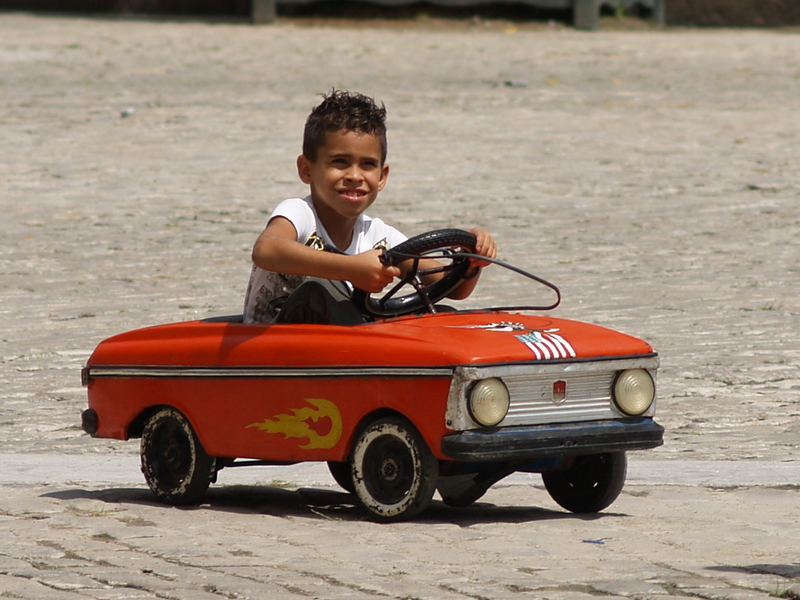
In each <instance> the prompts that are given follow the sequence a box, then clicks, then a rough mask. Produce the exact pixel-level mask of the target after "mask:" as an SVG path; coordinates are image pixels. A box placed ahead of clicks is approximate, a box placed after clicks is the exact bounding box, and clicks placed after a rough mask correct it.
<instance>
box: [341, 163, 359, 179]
mask: <svg viewBox="0 0 800 600" xmlns="http://www.w3.org/2000/svg"><path fill="white" fill-rule="evenodd" d="M344 177H345V179H347V180H348V181H361V180H362V179H364V176H363V175H362V174H361V169H359V168H358V166H356V165H353V166H352V167H350V168H349V169H347V171H345V174H344Z"/></svg>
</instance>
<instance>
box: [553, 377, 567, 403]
mask: <svg viewBox="0 0 800 600" xmlns="http://www.w3.org/2000/svg"><path fill="white" fill-rule="evenodd" d="M566 398H567V382H566V381H556V382H555V383H554V384H553V402H555V403H556V404H561V403H562V402H563V401H564V400H566Z"/></svg>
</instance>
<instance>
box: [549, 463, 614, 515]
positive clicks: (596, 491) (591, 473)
mask: <svg viewBox="0 0 800 600" xmlns="http://www.w3.org/2000/svg"><path fill="white" fill-rule="evenodd" d="M627 469H628V460H627V457H626V456H625V453H624V452H611V453H607V454H594V455H591V456H579V457H577V458H576V459H575V462H574V463H573V464H572V466H571V467H569V468H568V469H564V470H562V471H552V472H550V473H543V474H542V479H543V480H544V485H545V487H546V488H547V491H548V493H549V494H550V496H551V497H552V498H553V500H555V501H556V502H557V503H558V504H559V505H560V506H562V507H563V508H566V509H567V510H568V511H571V512H574V513H594V512H599V511H601V510H603V509H604V508H607V507H609V506H611V504H612V503H613V502H614V500H616V499H617V497H618V496H619V494H620V492H622V487H623V486H624V485H625V476H626V474H627Z"/></svg>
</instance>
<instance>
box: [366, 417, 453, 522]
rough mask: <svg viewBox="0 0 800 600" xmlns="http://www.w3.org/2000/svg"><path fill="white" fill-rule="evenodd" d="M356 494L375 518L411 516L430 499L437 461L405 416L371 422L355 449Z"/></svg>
mask: <svg viewBox="0 0 800 600" xmlns="http://www.w3.org/2000/svg"><path fill="white" fill-rule="evenodd" d="M352 469H353V485H354V487H355V494H356V498H357V499H358V501H359V503H360V504H361V505H362V506H363V507H364V508H366V509H367V510H368V511H369V512H370V514H371V516H372V517H373V518H375V519H376V520H379V521H401V520H406V519H412V518H414V517H416V516H417V515H419V514H420V513H421V512H422V511H424V510H425V509H426V508H427V507H428V505H429V504H430V503H431V499H432V498H433V493H434V491H435V490H436V480H437V478H438V474H439V462H438V460H437V459H436V457H435V456H434V455H433V453H432V452H431V451H430V449H429V448H428V445H427V444H426V443H425V440H424V439H423V438H422V436H421V435H420V434H419V432H418V431H417V430H416V429H415V428H414V426H413V425H411V423H409V422H408V421H407V420H406V419H403V418H400V417H388V418H383V419H378V420H377V421H374V422H373V423H371V424H370V425H369V426H367V428H366V429H364V430H363V431H362V432H361V434H360V435H359V436H358V439H357V441H356V444H355V446H354V447H353V459H352Z"/></svg>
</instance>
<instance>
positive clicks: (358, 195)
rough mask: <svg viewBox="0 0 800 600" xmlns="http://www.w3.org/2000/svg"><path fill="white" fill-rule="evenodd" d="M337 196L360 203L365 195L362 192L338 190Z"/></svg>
mask: <svg viewBox="0 0 800 600" xmlns="http://www.w3.org/2000/svg"><path fill="white" fill-rule="evenodd" d="M339 195H340V196H341V197H342V198H344V199H345V200H349V201H350V202H360V201H361V200H363V199H364V197H365V196H366V195H367V192H365V191H364V190H339Z"/></svg>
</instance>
